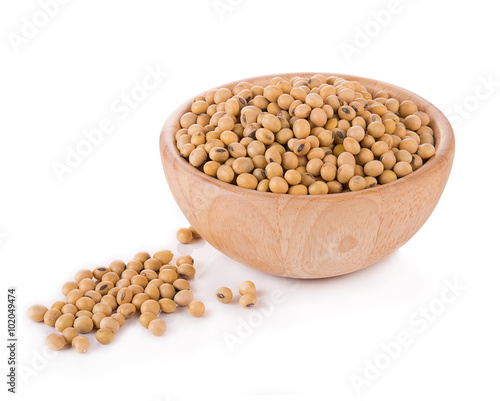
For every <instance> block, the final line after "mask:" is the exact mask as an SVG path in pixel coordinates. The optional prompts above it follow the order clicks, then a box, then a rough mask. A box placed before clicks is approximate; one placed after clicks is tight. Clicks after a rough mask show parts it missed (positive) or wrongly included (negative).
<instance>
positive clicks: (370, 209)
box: [160, 73, 455, 278]
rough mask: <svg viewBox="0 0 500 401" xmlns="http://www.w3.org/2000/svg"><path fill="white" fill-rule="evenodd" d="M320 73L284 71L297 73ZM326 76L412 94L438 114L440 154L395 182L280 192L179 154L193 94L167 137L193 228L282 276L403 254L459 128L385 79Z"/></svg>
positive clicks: (403, 95)
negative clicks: (223, 177) (220, 176)
mask: <svg viewBox="0 0 500 401" xmlns="http://www.w3.org/2000/svg"><path fill="white" fill-rule="evenodd" d="M314 74H316V73H294V74H276V75H279V76H281V77H283V78H285V79H290V78H292V77H294V76H302V77H310V76H312V75H314ZM323 74H324V75H325V76H330V75H336V76H339V77H342V78H345V79H348V80H357V81H358V82H360V83H361V84H362V85H364V86H365V87H366V88H367V89H368V90H369V91H375V92H376V91H378V90H385V91H387V92H388V93H389V94H390V95H391V96H393V97H395V98H397V99H398V100H400V101H403V100H407V99H410V100H413V101H414V102H415V103H416V104H417V105H418V107H419V109H420V110H423V111H425V112H426V113H427V114H428V115H429V117H430V118H431V124H430V126H431V127H432V128H433V130H434V133H435V137H436V155H435V156H434V157H433V158H432V159H430V160H429V161H428V162H427V163H425V164H424V165H423V166H422V167H421V168H420V169H418V170H417V171H416V172H414V173H412V174H410V175H408V176H406V177H404V178H401V179H399V180H397V181H396V182H393V183H390V184H386V185H382V186H379V187H375V188H371V189H366V190H363V191H360V192H347V193H341V194H331V195H315V196H313V195H288V194H284V195H280V194H273V193H261V192H257V191H254V190H248V189H244V188H240V187H237V186H235V185H231V184H227V183H224V182H221V181H219V180H217V179H215V178H212V177H210V176H208V175H206V174H204V173H202V172H200V171H198V170H197V169H195V168H194V167H193V166H191V165H190V164H189V163H188V162H187V161H186V160H185V159H184V158H182V157H181V156H180V155H179V152H178V151H177V149H176V146H175V138H174V136H175V132H176V131H177V130H178V129H179V128H180V125H179V119H180V117H181V115H182V114H183V113H185V112H186V111H188V110H189V108H190V106H191V103H192V99H190V100H188V101H187V102H185V103H184V104H183V105H181V106H180V107H179V108H178V109H177V110H175V111H174V112H173V113H172V115H171V116H170V117H169V119H168V120H167V121H166V123H165V125H164V126H163V129H162V132H161V135H160V152H161V159H162V163H163V169H164V172H165V176H166V178H167V182H168V185H169V187H170V190H171V192H172V194H173V196H174V198H175V200H176V202H177V204H178V205H179V207H180V208H181V210H182V212H183V213H184V215H185V216H186V218H187V219H188V221H189V222H190V223H191V225H192V226H193V227H194V228H195V229H196V230H197V231H198V232H199V233H200V234H201V235H202V236H203V238H205V240H207V241H208V242H209V243H210V244H212V245H213V246H214V247H215V248H217V249H218V250H219V251H220V252H222V253H224V254H225V255H227V256H229V257H230V258H232V259H234V260H236V261H238V262H240V263H243V264H245V265H247V266H250V267H253V268H255V269H258V270H262V271H264V272H267V273H270V274H274V275H278V276H284V277H295V278H321V277H331V276H338V275H341V274H346V273H350V272H354V271H356V270H360V269H362V268H364V267H367V266H370V265H372V264H373V263H375V262H377V261H379V260H381V259H382V258H384V257H385V256H387V255H389V254H390V253H391V252H394V251H395V250H396V249H398V248H399V247H401V246H402V245H403V244H404V243H406V242H407V241H408V240H409V239H410V238H411V237H412V236H413V235H414V234H415V233H416V232H417V231H418V230H419V229H420V227H422V225H423V224H424V223H425V221H426V220H427V218H428V217H429V216H430V214H431V213H432V211H433V210H434V208H435V206H436V204H437V202H438V201H439V198H440V197H441V194H442V192H443V190H444V187H445V185H446V182H447V180H448V176H449V174H450V170H451V166H452V163H453V157H454V153H455V139H454V135H453V130H452V128H451V125H450V123H449V122H448V120H447V119H446V117H445V116H444V115H443V113H442V112H441V111H440V110H438V109H437V108H436V107H435V106H434V105H432V104H431V103H429V102H428V101H426V100H425V99H423V98H421V97H420V96H418V95H416V94H414V93H412V92H410V91H407V90H405V89H403V88H400V87H398V86H395V85H391V84H388V83H385V82H380V81H376V80H372V79H368V78H362V77H356V76H352V75H344V74H331V73H323ZM276 75H267V76H260V77H255V78H247V79H244V80H240V81H235V82H231V83H228V84H225V85H221V86H220V87H226V88H229V89H232V88H233V87H234V86H235V85H236V84H237V83H238V82H241V81H247V82H250V83H252V84H257V85H266V84H267V83H268V82H269V81H270V79H271V78H272V77H274V76H276ZM204 93H206V92H204ZM204 93H202V94H204Z"/></svg>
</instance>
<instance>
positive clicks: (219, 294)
mask: <svg viewBox="0 0 500 401" xmlns="http://www.w3.org/2000/svg"><path fill="white" fill-rule="evenodd" d="M215 296H216V298H217V301H219V302H222V303H223V304H228V303H229V302H231V300H232V299H233V292H232V291H231V289H230V288H228V287H220V288H219V289H217V291H216V292H215Z"/></svg>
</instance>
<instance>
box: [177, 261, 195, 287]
mask: <svg viewBox="0 0 500 401" xmlns="http://www.w3.org/2000/svg"><path fill="white" fill-rule="evenodd" d="M177 273H178V275H179V277H180V278H183V279H185V280H191V279H192V278H194V276H195V274H196V269H195V268H194V267H193V265H191V264H188V263H183V264H181V265H180V266H179V267H178V268H177ZM174 281H175V280H174ZM172 283H173V281H172Z"/></svg>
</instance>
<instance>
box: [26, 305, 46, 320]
mask: <svg viewBox="0 0 500 401" xmlns="http://www.w3.org/2000/svg"><path fill="white" fill-rule="evenodd" d="M47 311H48V309H47V307H45V306H43V305H33V306H31V307H30V308H29V309H28V311H27V316H28V319H30V320H32V321H34V322H43V317H44V315H45V312H47Z"/></svg>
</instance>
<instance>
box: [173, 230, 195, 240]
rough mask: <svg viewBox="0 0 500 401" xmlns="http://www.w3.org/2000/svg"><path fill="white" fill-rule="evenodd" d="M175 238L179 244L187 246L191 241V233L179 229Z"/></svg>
mask: <svg viewBox="0 0 500 401" xmlns="http://www.w3.org/2000/svg"><path fill="white" fill-rule="evenodd" d="M176 237H177V241H179V242H180V243H181V244H189V243H190V242H191V240H192V239H193V233H192V232H191V230H189V229H188V228H181V229H179V230H178V231H177V234H176Z"/></svg>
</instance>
